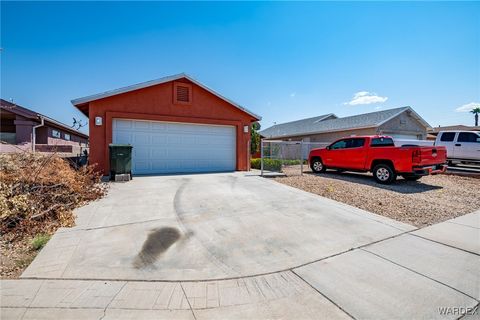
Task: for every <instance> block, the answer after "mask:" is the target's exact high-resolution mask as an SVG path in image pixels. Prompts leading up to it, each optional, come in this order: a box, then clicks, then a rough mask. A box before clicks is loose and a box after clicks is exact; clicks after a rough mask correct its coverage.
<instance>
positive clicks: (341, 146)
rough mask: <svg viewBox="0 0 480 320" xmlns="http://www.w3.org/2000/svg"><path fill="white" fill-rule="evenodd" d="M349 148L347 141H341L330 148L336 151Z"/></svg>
mask: <svg viewBox="0 0 480 320" xmlns="http://www.w3.org/2000/svg"><path fill="white" fill-rule="evenodd" d="M346 147H347V140H340V141H337V142H335V143H334V144H332V145H331V146H330V149H332V150H335V149H345V148H346Z"/></svg>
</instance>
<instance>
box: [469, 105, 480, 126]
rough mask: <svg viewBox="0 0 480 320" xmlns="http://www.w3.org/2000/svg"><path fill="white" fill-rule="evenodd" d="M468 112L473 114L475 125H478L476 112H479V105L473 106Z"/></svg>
mask: <svg viewBox="0 0 480 320" xmlns="http://www.w3.org/2000/svg"><path fill="white" fill-rule="evenodd" d="M470 112H471V113H473V114H474V115H475V127H478V114H479V113H480V107H476V108H473V109H472V111H470Z"/></svg>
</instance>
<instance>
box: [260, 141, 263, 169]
mask: <svg viewBox="0 0 480 320" xmlns="http://www.w3.org/2000/svg"><path fill="white" fill-rule="evenodd" d="M260 175H261V176H263V139H260Z"/></svg>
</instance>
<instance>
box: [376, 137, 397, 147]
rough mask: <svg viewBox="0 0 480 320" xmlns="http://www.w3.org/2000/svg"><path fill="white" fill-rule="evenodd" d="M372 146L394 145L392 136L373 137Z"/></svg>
mask: <svg viewBox="0 0 480 320" xmlns="http://www.w3.org/2000/svg"><path fill="white" fill-rule="evenodd" d="M370 146H371V147H394V146H395V144H394V143H393V139H392V138H373V139H372V142H371V143H370Z"/></svg>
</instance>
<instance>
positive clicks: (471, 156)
mask: <svg viewBox="0 0 480 320" xmlns="http://www.w3.org/2000/svg"><path fill="white" fill-rule="evenodd" d="M435 145H436V146H444V147H446V148H447V159H448V163H449V164H450V165H452V164H455V163H459V162H460V163H477V164H480V132H479V131H440V132H439V133H438V135H437V139H436V140H435Z"/></svg>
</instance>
